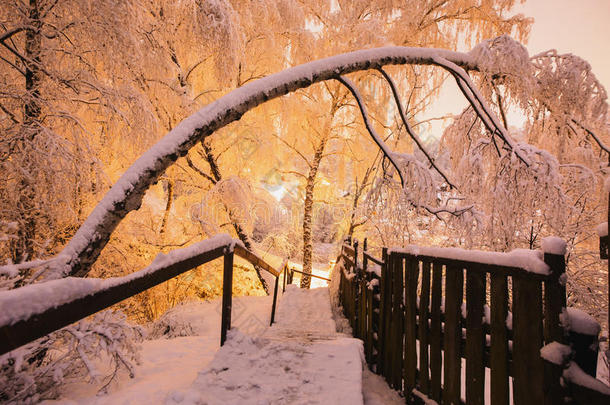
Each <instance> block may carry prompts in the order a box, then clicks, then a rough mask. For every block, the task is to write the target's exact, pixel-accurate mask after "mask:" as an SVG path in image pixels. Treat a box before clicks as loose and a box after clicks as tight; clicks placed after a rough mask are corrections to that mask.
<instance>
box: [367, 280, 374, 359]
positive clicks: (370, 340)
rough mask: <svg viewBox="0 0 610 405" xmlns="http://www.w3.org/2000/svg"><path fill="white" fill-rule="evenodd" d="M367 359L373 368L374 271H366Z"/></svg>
mask: <svg viewBox="0 0 610 405" xmlns="http://www.w3.org/2000/svg"><path fill="white" fill-rule="evenodd" d="M365 275H366V279H367V282H366V289H367V292H366V326H367V328H366V341H365V342H366V345H365V351H366V361H367V363H368V364H369V367H371V368H372V364H373V347H374V335H373V334H374V333H375V332H374V330H375V326H374V322H373V314H374V311H373V295H374V294H375V289H374V287H373V285H372V284H373V283H372V280H373V273H366V274H365Z"/></svg>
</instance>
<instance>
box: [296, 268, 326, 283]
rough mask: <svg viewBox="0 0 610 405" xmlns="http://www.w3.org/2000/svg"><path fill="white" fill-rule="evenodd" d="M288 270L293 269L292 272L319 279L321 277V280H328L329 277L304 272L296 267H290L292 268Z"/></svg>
mask: <svg viewBox="0 0 610 405" xmlns="http://www.w3.org/2000/svg"><path fill="white" fill-rule="evenodd" d="M290 271H294V272H296V273H300V274H307V275H308V276H309V277H315V278H319V279H322V280H326V281H330V278H326V277H322V276H318V275H316V274H313V273H311V274H310V273H305V272H304V271H301V270H297V269H292V268H291V269H290Z"/></svg>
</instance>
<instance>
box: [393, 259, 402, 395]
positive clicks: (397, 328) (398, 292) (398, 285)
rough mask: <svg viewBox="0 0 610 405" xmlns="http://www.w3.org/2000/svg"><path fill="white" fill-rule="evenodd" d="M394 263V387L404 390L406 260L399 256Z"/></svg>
mask: <svg viewBox="0 0 610 405" xmlns="http://www.w3.org/2000/svg"><path fill="white" fill-rule="evenodd" d="M394 255H395V256H397V257H396V259H395V260H394V261H393V263H394V269H393V272H392V273H393V274H392V278H393V280H392V283H393V285H392V287H393V288H392V290H393V291H392V353H393V354H392V379H391V381H392V387H394V389H396V390H399V391H400V390H402V366H403V352H404V349H403V341H404V332H403V331H404V328H403V325H404V304H403V290H404V287H403V272H404V260H403V258H402V257H399V256H398V255H397V254H394Z"/></svg>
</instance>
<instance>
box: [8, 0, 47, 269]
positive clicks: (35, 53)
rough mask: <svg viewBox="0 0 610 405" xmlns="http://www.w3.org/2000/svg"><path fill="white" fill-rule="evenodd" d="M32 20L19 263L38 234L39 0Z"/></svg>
mask: <svg viewBox="0 0 610 405" xmlns="http://www.w3.org/2000/svg"><path fill="white" fill-rule="evenodd" d="M29 4H30V7H29V12H28V17H29V20H30V21H29V24H30V25H31V28H28V29H27V30H26V36H25V48H24V56H25V58H26V60H25V61H24V63H25V90H26V94H27V95H26V101H25V105H24V110H23V132H24V133H23V135H24V136H23V138H22V140H21V141H20V143H21V144H22V145H21V147H20V148H18V150H19V154H20V155H21V156H20V157H19V158H20V159H21V166H22V169H23V171H24V173H28V174H27V175H25V174H21V178H20V179H19V183H18V190H17V193H18V201H17V207H16V208H17V216H18V218H19V229H18V231H17V240H16V241H15V242H14V243H13V249H12V260H13V262H14V263H19V262H21V261H24V260H32V259H33V256H34V239H35V237H36V216H37V211H38V210H37V208H36V204H35V198H36V192H35V190H34V187H33V185H32V184H31V182H30V179H29V178H28V175H29V176H30V177H33V178H35V175H36V173H37V172H38V168H37V167H35V164H36V163H35V161H34V160H33V152H32V149H33V148H32V142H33V141H34V138H35V137H36V135H37V134H38V132H39V130H40V82H41V71H40V63H41V59H40V51H41V48H42V34H41V31H40V30H41V27H42V22H41V20H40V8H39V5H38V0H30V2H29Z"/></svg>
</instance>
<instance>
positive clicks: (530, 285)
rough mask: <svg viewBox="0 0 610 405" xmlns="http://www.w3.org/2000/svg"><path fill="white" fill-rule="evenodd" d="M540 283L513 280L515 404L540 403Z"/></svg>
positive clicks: (541, 373)
mask: <svg viewBox="0 0 610 405" xmlns="http://www.w3.org/2000/svg"><path fill="white" fill-rule="evenodd" d="M541 294H542V291H541V284H540V282H539V281H537V280H529V279H526V278H523V277H513V384H514V385H513V387H514V388H513V392H514V403H515V405H523V404H542V403H543V401H544V395H543V392H544V391H543V389H542V387H543V383H544V367H543V362H542V358H541V357H540V348H541V346H542V298H541Z"/></svg>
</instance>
